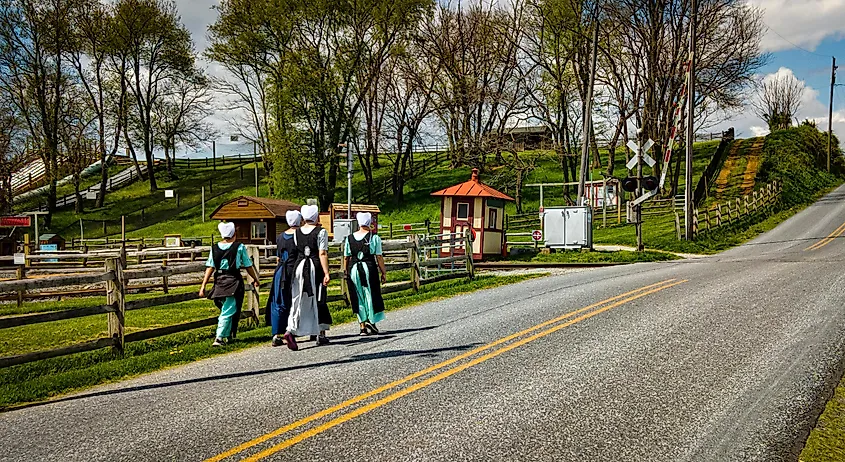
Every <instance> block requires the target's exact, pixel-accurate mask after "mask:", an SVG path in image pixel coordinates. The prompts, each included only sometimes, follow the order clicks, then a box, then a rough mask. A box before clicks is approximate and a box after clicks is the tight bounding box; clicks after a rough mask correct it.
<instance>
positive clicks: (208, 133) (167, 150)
mask: <svg viewBox="0 0 845 462" xmlns="http://www.w3.org/2000/svg"><path fill="white" fill-rule="evenodd" d="M212 103H213V102H212V97H211V94H210V93H209V86H208V80H207V79H206V78H205V76H204V75H202V74H199V73H197V74H196V75H193V76H186V78H184V79H182V80H178V81H176V82H173V84H172V85H171V86H170V88H168V90H167V92H166V93H165V94H164V95H163V96H162V97H161V98H160V99H159V100H158V101H157V102H156V105H155V107H154V108H153V121H154V126H155V127H156V132H157V135H156V136H157V138H158V144H159V145H160V146H161V147H163V148H164V157H165V160H166V162H167V172H168V174H169V175H170V177H171V178H175V176H174V175H173V161H172V159H173V158H174V157H175V152H176V146H177V144H182V145H185V146H190V147H198V146H200V145H202V144H203V143H207V142H208V141H210V140H211V139H212V138H214V135H215V133H214V130H213V129H212V128H211V126H210V125H209V123H208V117H209V116H210V115H211V114H212V113H213V112H214V108H213V104H212Z"/></svg>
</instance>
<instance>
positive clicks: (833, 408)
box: [798, 381, 845, 462]
mask: <svg viewBox="0 0 845 462" xmlns="http://www.w3.org/2000/svg"><path fill="white" fill-rule="evenodd" d="M798 460H799V462H831V461H836V460H845V381H843V382H840V383H839V386H837V387H836V390H835V391H834V393H833V397H832V398H830V401H828V402H827V405H826V406H825V408H824V412H822V415H821V416H819V420H818V422H817V423H816V428H814V429H813V430H812V431H811V432H810V437H809V438H807V443H806V444H805V445H804V449H803V450H802V451H801V455H800V456H799V457H798Z"/></svg>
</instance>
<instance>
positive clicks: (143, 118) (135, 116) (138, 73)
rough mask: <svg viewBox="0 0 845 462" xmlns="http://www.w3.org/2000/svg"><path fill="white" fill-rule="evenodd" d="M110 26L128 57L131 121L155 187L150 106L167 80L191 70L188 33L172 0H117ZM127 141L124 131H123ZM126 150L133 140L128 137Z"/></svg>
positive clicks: (190, 48) (190, 44)
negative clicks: (131, 106) (130, 140)
mask: <svg viewBox="0 0 845 462" xmlns="http://www.w3.org/2000/svg"><path fill="white" fill-rule="evenodd" d="M115 32H116V36H117V39H118V40H119V42H120V44H121V46H122V47H125V49H126V54H127V57H128V62H129V72H128V75H127V76H126V79H127V81H128V84H127V87H128V88H129V93H130V95H131V96H132V103H133V111H132V114H131V116H130V122H134V123H131V124H130V125H127V128H129V127H130V126H134V128H135V129H136V130H135V133H134V135H135V138H139V139H140V143H141V145H142V147H143V149H144V155H145V157H146V161H147V167H148V169H149V172H148V173H149V180H150V190H151V191H155V190H156V189H158V186H157V185H156V178H155V173H154V164H153V150H154V149H155V147H156V144H155V139H156V137H155V133H154V121H153V109H154V108H155V106H156V104H157V103H158V100H159V98H161V96H162V94H163V93H164V90H165V88H166V87H167V86H168V85H172V84H175V83H176V82H178V81H179V80H180V79H183V78H185V77H186V76H190V75H191V74H192V73H193V72H194V66H195V58H196V56H195V52H194V49H193V43H192V41H191V34H190V32H188V30H187V29H186V28H185V26H184V25H183V24H182V23H181V19H180V17H179V15H178V13H177V11H176V4H175V3H174V2H173V1H172V0H120V1H119V2H118V4H117V6H116V9H115ZM126 138H127V141H128V138H129V136H127V137H126ZM129 149H130V151H133V155H134V145H133V144H132V143H129Z"/></svg>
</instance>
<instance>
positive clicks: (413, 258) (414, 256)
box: [408, 220, 428, 292]
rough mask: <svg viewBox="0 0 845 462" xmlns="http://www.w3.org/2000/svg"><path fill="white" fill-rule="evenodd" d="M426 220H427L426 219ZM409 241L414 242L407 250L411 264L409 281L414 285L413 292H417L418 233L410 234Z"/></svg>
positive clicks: (418, 276) (418, 287)
mask: <svg viewBox="0 0 845 462" xmlns="http://www.w3.org/2000/svg"><path fill="white" fill-rule="evenodd" d="M426 221H428V220H426ZM411 242H413V243H414V247H413V248H411V249H410V250H409V253H408V256H409V257H410V258H409V261H410V262H411V264H412V265H413V266H411V282H412V283H413V285H414V292H419V290H420V285H421V284H420V282H421V281H420V237H419V236H418V235H416V234H415V235H413V236H411Z"/></svg>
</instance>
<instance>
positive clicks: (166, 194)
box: [164, 189, 173, 199]
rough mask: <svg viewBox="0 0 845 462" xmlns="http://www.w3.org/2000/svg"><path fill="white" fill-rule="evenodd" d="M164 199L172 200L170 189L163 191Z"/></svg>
mask: <svg viewBox="0 0 845 462" xmlns="http://www.w3.org/2000/svg"><path fill="white" fill-rule="evenodd" d="M164 197H165V199H172V198H173V190H172V189H165V190H164Z"/></svg>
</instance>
